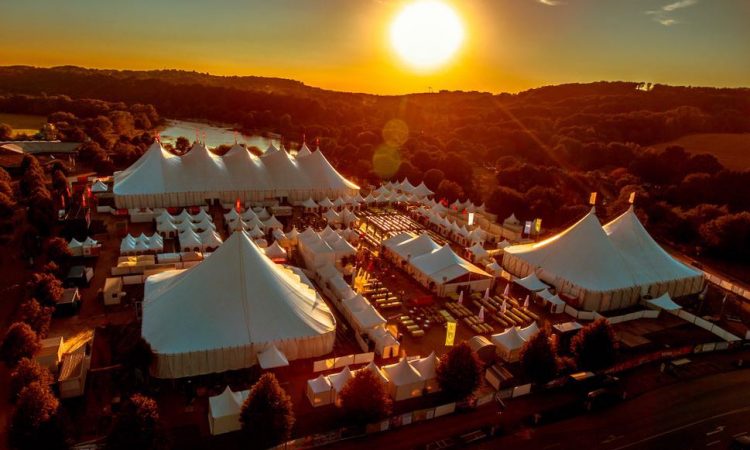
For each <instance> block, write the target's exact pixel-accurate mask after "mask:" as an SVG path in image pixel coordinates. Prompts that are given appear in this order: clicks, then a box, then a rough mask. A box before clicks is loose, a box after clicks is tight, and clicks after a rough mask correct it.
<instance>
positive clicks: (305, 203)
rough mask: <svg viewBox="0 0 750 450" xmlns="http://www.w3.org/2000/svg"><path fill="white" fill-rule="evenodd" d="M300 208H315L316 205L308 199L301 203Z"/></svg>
mask: <svg viewBox="0 0 750 450" xmlns="http://www.w3.org/2000/svg"><path fill="white" fill-rule="evenodd" d="M302 206H304V207H305V208H317V207H318V204H317V203H315V200H313V199H312V198H308V199H307V200H305V201H304V202H302Z"/></svg>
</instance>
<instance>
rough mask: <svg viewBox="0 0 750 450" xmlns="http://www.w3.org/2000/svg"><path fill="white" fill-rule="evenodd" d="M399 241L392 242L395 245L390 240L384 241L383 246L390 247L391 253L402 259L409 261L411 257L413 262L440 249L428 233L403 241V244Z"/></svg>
mask: <svg viewBox="0 0 750 450" xmlns="http://www.w3.org/2000/svg"><path fill="white" fill-rule="evenodd" d="M399 236H401V235H399ZM394 237H396V236H394ZM391 239H393V238H391ZM398 240H400V239H396V240H394V241H392V242H394V243H395V245H391V243H390V242H389V241H390V239H389V240H387V241H383V245H385V246H386V247H389V248H390V249H391V251H393V252H394V253H396V254H397V255H399V256H400V257H401V258H402V259H408V258H409V257H410V256H411V259H412V260H413V259H414V258H416V257H418V256H420V255H424V254H427V253H430V252H433V251H435V250H438V249H440V246H439V245H438V244H437V243H436V242H435V241H433V240H432V238H431V237H430V235H429V234H427V233H420V234H419V235H418V236H415V237H411V238H409V239H405V240H402V241H401V242H398Z"/></svg>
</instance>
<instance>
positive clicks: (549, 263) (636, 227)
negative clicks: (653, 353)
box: [502, 208, 703, 311]
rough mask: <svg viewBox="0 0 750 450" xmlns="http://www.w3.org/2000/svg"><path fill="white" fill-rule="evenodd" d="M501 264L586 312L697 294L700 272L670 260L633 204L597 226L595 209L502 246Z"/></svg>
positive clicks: (700, 282) (700, 280)
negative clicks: (559, 228)
mask: <svg viewBox="0 0 750 450" xmlns="http://www.w3.org/2000/svg"><path fill="white" fill-rule="evenodd" d="M502 264H503V268H504V269H505V270H506V271H508V272H510V273H511V274H513V275H515V276H517V277H527V276H529V275H532V274H536V275H537V276H538V277H539V279H540V280H541V281H543V282H545V283H548V284H550V285H552V286H554V287H555V288H556V289H557V292H558V293H559V294H561V295H565V296H567V297H569V298H575V299H578V303H579V304H578V305H577V306H579V307H581V308H583V309H585V310H589V311H607V310H613V309H620V308H626V307H628V306H631V305H633V304H635V303H637V302H638V301H639V300H640V299H641V297H642V296H643V295H646V294H650V295H652V296H658V295H661V294H663V293H664V292H669V293H670V294H671V295H672V296H680V295H687V294H692V293H696V292H700V291H701V289H702V288H703V275H702V274H701V273H700V272H699V271H697V270H694V269H691V268H689V267H687V266H686V265H684V264H682V263H681V262H679V261H677V260H675V259H674V258H672V257H671V256H670V255H669V254H668V253H666V252H665V251H664V250H663V249H661V247H659V245H658V244H657V243H656V242H655V241H654V240H653V239H652V238H651V236H649V235H648V232H647V231H646V230H645V228H643V225H642V224H641V223H640V221H639V220H638V218H637V217H636V216H635V213H634V212H633V211H632V208H631V209H630V210H628V212H626V213H625V214H623V215H622V216H620V217H618V218H617V219H615V220H613V221H612V222H610V223H609V224H607V225H606V226H604V227H602V225H601V224H600V223H599V219H598V218H597V217H596V214H595V211H594V209H593V208H592V209H591V211H590V212H589V213H588V214H586V216H584V217H583V218H582V219H581V220H579V221H578V222H576V223H575V224H574V225H572V226H571V227H570V228H568V229H567V230H565V231H563V232H561V233H559V234H557V235H555V236H553V237H551V238H549V239H546V240H543V241H540V242H536V243H532V244H523V245H515V246H510V247H507V248H506V249H505V256H504V257H503V263H502Z"/></svg>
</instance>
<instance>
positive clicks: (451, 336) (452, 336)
mask: <svg viewBox="0 0 750 450" xmlns="http://www.w3.org/2000/svg"><path fill="white" fill-rule="evenodd" d="M447 325H448V326H447V327H446V328H445V345H446V346H447V347H452V346H453V341H455V340H456V322H448V323H447Z"/></svg>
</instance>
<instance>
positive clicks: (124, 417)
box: [106, 394, 167, 450]
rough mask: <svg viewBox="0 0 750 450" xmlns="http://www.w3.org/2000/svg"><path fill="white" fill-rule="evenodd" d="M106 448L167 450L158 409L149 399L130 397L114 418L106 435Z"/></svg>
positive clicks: (137, 395)
mask: <svg viewBox="0 0 750 450" xmlns="http://www.w3.org/2000/svg"><path fill="white" fill-rule="evenodd" d="M106 448H107V449H110V450H129V449H135V448H137V449H144V450H155V449H162V448H167V441H166V435H165V434H164V431H163V428H162V425H161V420H160V418H159V407H158V405H157V404H156V402H155V401H154V399H152V398H150V397H146V396H145V395H141V394H134V395H132V396H131V397H130V398H129V399H128V400H127V401H126V402H125V404H124V405H123V407H122V411H121V412H120V413H119V414H118V415H117V417H116V418H115V421H114V423H113V424H112V429H111V430H110V432H109V434H108V435H107V441H106Z"/></svg>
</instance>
